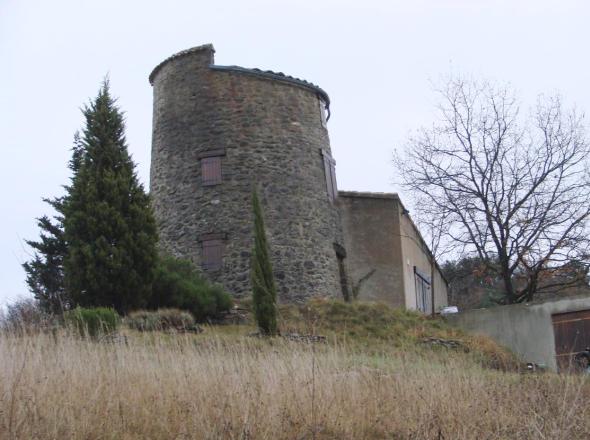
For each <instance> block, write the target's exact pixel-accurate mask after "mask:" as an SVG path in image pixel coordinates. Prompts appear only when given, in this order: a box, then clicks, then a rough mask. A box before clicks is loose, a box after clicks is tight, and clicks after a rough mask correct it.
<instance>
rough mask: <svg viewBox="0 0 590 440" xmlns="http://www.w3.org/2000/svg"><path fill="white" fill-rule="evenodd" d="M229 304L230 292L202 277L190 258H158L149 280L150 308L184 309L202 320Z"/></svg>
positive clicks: (221, 310) (198, 319) (230, 302)
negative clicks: (151, 279) (150, 285)
mask: <svg viewBox="0 0 590 440" xmlns="http://www.w3.org/2000/svg"><path fill="white" fill-rule="evenodd" d="M231 306H232V300H231V297H230V296H229V294H228V293H227V292H226V291H225V290H224V289H223V288H222V287H221V286H218V285H213V284H210V283H209V282H208V281H207V280H205V279H204V278H203V277H202V276H201V274H199V273H198V272H197V270H196V269H195V268H194V266H193V265H192V263H191V262H190V261H188V260H182V259H179V258H174V257H163V258H161V259H160V262H159V264H158V267H157V269H156V275H155V279H154V282H153V284H152V298H151V301H150V307H149V308H150V309H153V310H155V309H159V308H175V309H181V310H186V311H188V312H190V313H191V314H192V315H193V316H194V317H195V319H196V320H197V321H199V322H201V321H204V320H206V319H207V318H211V317H215V316H216V315H218V314H219V313H220V312H223V311H226V310H229V309H230V307H231Z"/></svg>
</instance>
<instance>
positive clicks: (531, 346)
mask: <svg viewBox="0 0 590 440" xmlns="http://www.w3.org/2000/svg"><path fill="white" fill-rule="evenodd" d="M587 309H590V297H584V298H568V299H563V300H560V301H554V302H546V303H542V304H514V305H508V306H498V307H492V308H489V309H477V310H469V311H466V312H462V313H458V314H456V315H450V316H448V317H447V320H448V322H449V323H451V324H452V325H455V326H457V327H460V328H462V329H464V330H467V331H470V332H473V333H476V334H482V335H486V336H489V337H491V338H493V339H494V340H496V341H497V342H498V343H500V344H502V345H504V346H506V347H508V348H509V349H511V350H512V351H513V352H514V353H515V354H516V355H518V356H519V357H520V358H521V359H522V361H524V362H535V363H538V364H545V365H546V366H547V367H548V368H549V369H551V370H553V371H555V370H557V363H556V360H555V336H554V333H553V322H552V320H551V315H553V314H557V313H566V312H575V311H579V310H587Z"/></svg>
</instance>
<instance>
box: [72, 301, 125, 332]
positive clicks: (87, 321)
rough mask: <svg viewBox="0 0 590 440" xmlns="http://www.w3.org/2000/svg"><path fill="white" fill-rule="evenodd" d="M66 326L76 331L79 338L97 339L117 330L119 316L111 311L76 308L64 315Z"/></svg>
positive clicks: (99, 308) (97, 308)
mask: <svg viewBox="0 0 590 440" xmlns="http://www.w3.org/2000/svg"><path fill="white" fill-rule="evenodd" d="M64 321H65V324H66V326H68V327H70V328H72V329H74V330H75V331H77V332H78V333H79V334H80V336H82V337H85V336H90V337H91V338H97V337H98V336H100V335H104V334H109V333H112V332H114V331H116V330H117V329H118V328H119V322H120V319H119V315H118V314H117V312H115V311H114V310H113V309H109V308H106V307H96V308H93V309H84V308H81V307H77V308H75V309H74V310H70V311H68V312H66V313H64Z"/></svg>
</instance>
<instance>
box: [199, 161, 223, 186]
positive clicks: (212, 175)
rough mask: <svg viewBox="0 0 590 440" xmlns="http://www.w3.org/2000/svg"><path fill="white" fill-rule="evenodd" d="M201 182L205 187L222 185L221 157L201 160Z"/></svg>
mask: <svg viewBox="0 0 590 440" xmlns="http://www.w3.org/2000/svg"><path fill="white" fill-rule="evenodd" d="M201 181H202V183H203V185H205V186H207V185H218V184H220V183H221V156H213V157H204V158H202V159H201Z"/></svg>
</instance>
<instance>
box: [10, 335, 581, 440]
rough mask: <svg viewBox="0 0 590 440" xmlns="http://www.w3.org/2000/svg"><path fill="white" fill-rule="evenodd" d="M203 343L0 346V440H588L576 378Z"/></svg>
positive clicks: (39, 339)
mask: <svg viewBox="0 0 590 440" xmlns="http://www.w3.org/2000/svg"><path fill="white" fill-rule="evenodd" d="M211 333H214V331H209V336H198V337H194V336H189V335H186V336H182V335H179V336H170V335H156V336H153V337H148V336H140V335H137V334H135V335H131V336H130V338H129V339H128V343H127V344H125V343H98V342H91V341H84V340H80V339H77V338H74V337H69V336H66V335H61V336H60V335H54V336H51V335H43V334H41V335H36V336H20V337H16V336H10V335H4V336H0V438H2V439H70V438H74V439H136V438H141V439H226V438H227V439H312V438H317V439H363V438H371V439H372V438H375V439H381V438H383V439H385V438H387V439H533V438H534V439H543V438H551V439H586V438H590V409H589V408H588V405H587V402H588V400H589V398H590V387H589V385H588V384H587V383H586V382H585V379H584V378H583V377H580V376H557V375H553V374H546V375H539V376H537V375H518V374H514V373H502V372H498V371H491V370H483V369H481V368H480V367H478V366H477V365H476V364H474V363H472V362H468V361H467V360H466V359H465V358H462V357H457V356H454V355H452V354H450V355H449V356H448V357H447V358H442V357H440V356H438V357H437V361H436V362H432V361H431V357H430V356H429V354H428V353H429V352H428V351H427V350H425V351H424V352H423V353H418V352H415V353H409V352H388V353H387V352H384V353H382V354H371V355H368V354H367V355H364V354H363V353H362V352H359V351H358V350H350V349H349V348H348V347H346V346H342V345H339V344H338V343H335V344H328V345H316V346H311V345H308V344H302V343H296V342H285V341H282V340H271V341H265V340H258V339H256V338H248V337H244V336H235V337H232V338H228V337H221V336H214V335H211Z"/></svg>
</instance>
